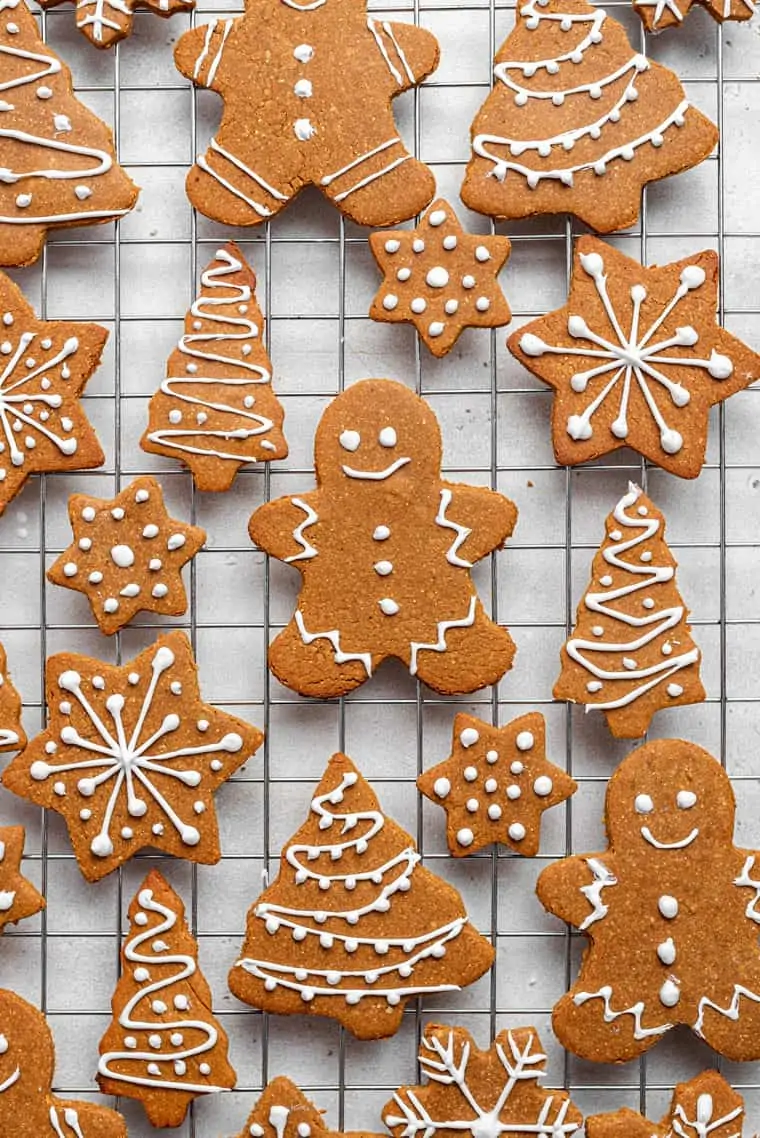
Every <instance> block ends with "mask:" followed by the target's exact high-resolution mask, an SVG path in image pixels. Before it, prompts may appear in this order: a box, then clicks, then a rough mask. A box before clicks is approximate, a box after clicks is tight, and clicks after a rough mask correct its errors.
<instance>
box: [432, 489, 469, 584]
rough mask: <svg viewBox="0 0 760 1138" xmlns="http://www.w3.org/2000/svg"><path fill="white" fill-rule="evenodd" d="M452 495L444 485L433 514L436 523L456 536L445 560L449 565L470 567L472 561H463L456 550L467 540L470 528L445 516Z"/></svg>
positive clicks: (463, 567)
mask: <svg viewBox="0 0 760 1138" xmlns="http://www.w3.org/2000/svg"><path fill="white" fill-rule="evenodd" d="M452 497H453V495H452V493H451V490H448V489H447V488H446V487H445V486H444V487H443V489H442V490H441V504H440V506H439V507H438V513H437V514H436V516H435V520H436V524H437V525H439V526H441V527H442V528H443V529H450V530H453V531H454V533H455V534H456V537H455V538H454V540H453V541H452V543H451V545H450V546H449V548H448V549H447V550H446V560H447V561H448V563H449V565H456V566H458V567H460V568H462V569H471V568H472V562H471V561H465V559H464V558H463V557H460V556H459V553H458V550H459V547H460V546H461V545H462V544H463V543H464V542H465V541H467V538H468V537H469V536H470V534H471V533H472V530H471V529H468V528H467V526H463V525H460V524H459V522H453V521H452V520H451V519H450V518H447V517H446V511H447V510H448V508H449V506H450V505H451V499H452Z"/></svg>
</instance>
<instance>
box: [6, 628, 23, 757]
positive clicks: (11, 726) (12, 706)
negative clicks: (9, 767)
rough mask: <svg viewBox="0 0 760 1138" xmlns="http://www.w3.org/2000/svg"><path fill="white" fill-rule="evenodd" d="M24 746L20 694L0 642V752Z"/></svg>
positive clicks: (17, 749) (18, 749)
mask: <svg viewBox="0 0 760 1138" xmlns="http://www.w3.org/2000/svg"><path fill="white" fill-rule="evenodd" d="M25 746H26V735H25V734H24V728H23V727H22V726H21V696H20V695H19V694H18V692H17V691H16V689H15V688H14V686H13V684H12V683H11V677H10V674H9V672H8V661H7V659H6V655H5V649H4V648H3V646H2V644H0V753H2V752H3V751H20V750H21V748H22V747H25Z"/></svg>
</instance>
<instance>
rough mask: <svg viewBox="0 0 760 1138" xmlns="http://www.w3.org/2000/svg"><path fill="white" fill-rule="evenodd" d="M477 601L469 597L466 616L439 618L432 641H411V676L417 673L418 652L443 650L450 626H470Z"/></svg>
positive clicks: (473, 596) (475, 598)
mask: <svg viewBox="0 0 760 1138" xmlns="http://www.w3.org/2000/svg"><path fill="white" fill-rule="evenodd" d="M477 602H478V598H477V597H476V596H475V595H474V594H473V595H472V596H471V597H470V607H469V609H468V611H467V616H464V617H462V618H461V620H439V621H438V638H437V640H436V641H435V642H434V643H430V644H423V643H421V642H420V641H416V640H413V641H412V643H411V645H410V647H411V650H412V654H411V659H410V661H409V671H410V672H411V674H412V675H413V676H416V675H417V656H418V655H419V653H420V652H445V651H446V648H447V647H448V645H447V644H446V633H447V632H449V631H450V630H451V629H452V628H470V627H471V626H472V625H473V624H474V623H475V609H476V606H477Z"/></svg>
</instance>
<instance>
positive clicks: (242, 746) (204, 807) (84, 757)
mask: <svg viewBox="0 0 760 1138" xmlns="http://www.w3.org/2000/svg"><path fill="white" fill-rule="evenodd" d="M45 681H46V690H47V705H48V726H47V728H46V729H45V730H44V731H42V732H41V733H40V734H39V735H37V736H36V738H34V739H32V741H31V742H30V743H29V745H28V746H27V747H26V749H25V750H24V751H22V753H21V754H20V755H17V756H16V758H15V759H13V760H12V761H11V763H10V764H9V765H8V767H7V768H6V770H5V773H4V774H3V778H2V782H3V785H4V786H5V787H7V789H8V790H11V791H13V793H14V794H18V795H19V796H20V797H21V798H26V799H28V800H29V801H30V802H36V803H37V805H39V806H45V807H47V808H48V809H50V810H55V811H56V812H57V813H58V814H61V815H62V816H63V818H64V819H65V821H66V825H67V826H68V830H69V836H70V838H71V844H72V846H73V847H74V853H75V854H76V857H77V860H78V862H79V868H80V869H81V870H82V873H83V874H84V876H85V877H86V878H87V880H88V881H98V880H99V879H100V878H101V877H105V876H106V874H108V873H110V872H111V871H112V870H114V869H116V868H117V867H118V866H120V865H123V863H124V862H125V861H127V860H128V859H129V858H130V857H132V856H133V854H135V853H137V851H138V850H141V849H143V848H144V847H145V846H153V847H155V848H156V849H159V850H164V851H165V852H166V853H171V854H174V855H175V856H176V857H181V858H186V859H187V860H188V861H196V862H200V863H202V864H204V865H213V864H214V863H215V862H217V861H219V858H220V856H221V853H220V849H219V833H218V828H217V822H216V811H215V809H214V798H213V795H214V793H215V792H216V790H218V788H219V787H220V786H221V785H222V783H223V782H226V780H227V779H228V778H229V777H230V775H232V774H234V772H235V771H236V770H237V769H238V767H241V766H242V765H243V763H245V762H246V761H247V760H248V759H249V758H250V757H251V755H252V754H253V753H254V752H255V751H256V750H257V749H258V748H259V747H260V745H261V743H262V740H263V735H262V733H261V731H259V730H258V729H257V728H256V727H252V726H251V724H250V723H246V722H245V721H244V720H242V719H238V718H237V717H235V716H233V715H228V714H226V713H225V712H222V711H217V710H216V708H214V707H212V706H211V705H210V704H207V703H203V702H202V700H201V696H200V691H199V689H198V677H197V667H196V663H195V660H194V659H193V651H192V648H191V647H190V641H189V640H188V639H187V637H186V636H185V634H184V633H182V632H170V633H169V634H168V635H166V636H161V637H159V639H158V640H156V642H155V643H154V644H152V645H151V647H150V648H146V649H145V651H144V652H141V653H140V655H139V656H136V657H135V659H134V660H132V661H130V662H129V663H128V664H125V665H124V666H123V667H115V666H114V665H112V664H105V663H103V662H101V661H100V660H94V659H91V658H90V657H87V656H76V655H74V654H72V653H70V652H61V653H60V654H58V655H57V656H51V657H49V658H48V661H47V666H46V670H45Z"/></svg>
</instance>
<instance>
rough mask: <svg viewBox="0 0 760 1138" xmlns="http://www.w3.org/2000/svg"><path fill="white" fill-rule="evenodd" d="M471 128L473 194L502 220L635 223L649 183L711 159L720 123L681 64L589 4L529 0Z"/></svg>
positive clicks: (469, 181) (472, 199)
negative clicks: (694, 101) (679, 71)
mask: <svg viewBox="0 0 760 1138" xmlns="http://www.w3.org/2000/svg"><path fill="white" fill-rule="evenodd" d="M516 18H517V23H516V26H515V28H514V31H512V33H511V34H510V35H509V36H508V38H507V39H506V40H505V41H504V43H503V44H502V46H501V48H500V49H499V51H498V52H497V53H496V59H495V64H494V79H495V83H494V87H493V90H492V91H491V92H490V94H489V95H488V97H487V98H486V101H485V103H484V104H483V106H482V108H481V109H480V110H479V111H478V114H477V116H476V117H475V121H474V122H473V124H472V157H471V159H470V162H469V164H468V166H467V171H466V174H465V180H464V185H463V186H462V201H463V202H464V203H465V205H467V206H469V207H470V209H474V210H477V211H478V212H479V213H486V214H490V215H491V216H492V217H499V218H522V217H533V216H535V215H537V214H547V213H574V214H575V215H576V217H579V218H580V219H581V220H582V221H585V222H586V224H587V225H589V226H590V227H591V228H592V229H596V230H598V231H599V232H600V233H610V232H612V231H613V230H615V229H625V228H626V227H627V226H629V225H632V224H633V223H634V222H635V221H636V219H637V218H638V216H639V210H640V208H641V191H642V188H643V187H644V186H645V185H646V184H647V183H648V182H654V181H657V180H658V179H659V178H665V177H667V176H668V175H669V174H677V173H679V171H681V170H688V169H689V168H690V167H692V166H696V165H697V164H698V163H700V162H702V161H703V160H704V159H705V158H707V156H708V155H709V154H710V152H711V151H712V149H713V148H714V146H715V144H716V142H717V141H718V131H717V128H716V127H715V126H714V124H713V123H711V122H710V120H709V119H708V118H705V116H704V115H703V114H702V113H701V112H700V111H698V110H697V109H696V108H695V107H693V106H692V105H691V104H690V103H689V101H688V100H687V98H686V96H685V94H684V90H683V87H682V86H681V84H680V82H679V80H678V78H677V76H676V75H675V74H674V72H672V71H670V70H668V68H667V67H663V66H662V65H661V64H659V63H654V62H652V61H651V60H649V59H647V58H646V57H645V56H644V55H641V53H640V52H638V51H636V50H635V49H634V48H633V47H632V46H631V44H630V42H629V40H628V36H627V35H626V33H625V31H624V29H623V27H622V26H621V25H620V24H619V23H618V22H617V20H613V19H612V17H611V16H610V15H608V13H607V12H606V11H605V10H604V9H603V8H596V7H593V6H592V5H591V4H589V3H587V2H586V0H528V2H527V3H524V4H520V5H518V9H517V17H516Z"/></svg>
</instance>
